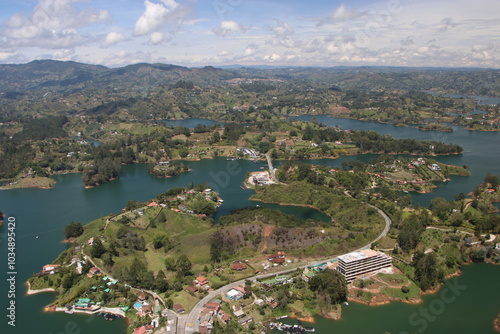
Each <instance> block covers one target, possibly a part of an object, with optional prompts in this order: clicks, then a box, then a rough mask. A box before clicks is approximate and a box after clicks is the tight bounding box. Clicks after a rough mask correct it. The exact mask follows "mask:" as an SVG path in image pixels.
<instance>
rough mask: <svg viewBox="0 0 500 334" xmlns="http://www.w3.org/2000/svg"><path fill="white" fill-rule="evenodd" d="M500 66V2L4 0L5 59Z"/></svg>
mask: <svg viewBox="0 0 500 334" xmlns="http://www.w3.org/2000/svg"><path fill="white" fill-rule="evenodd" d="M35 59H56V60H74V61H78V62H83V63H90V64H100V65H104V66H108V67H120V66H125V65H129V64H134V63H139V62H147V63H166V64H176V65H183V66H189V67H194V66H206V65H212V66H222V65H233V64H239V65H246V66H249V65H270V66H339V65H345V66H360V65H362V66H365V65H368V66H419V67H420V66H428V67H487V68H500V0H383V1H376V0H350V1H336V0H329V1H327V0H281V1H278V0H267V1H263V0H106V1H103V0H100V1H99V0H1V1H0V63H26V62H29V61H32V60H35Z"/></svg>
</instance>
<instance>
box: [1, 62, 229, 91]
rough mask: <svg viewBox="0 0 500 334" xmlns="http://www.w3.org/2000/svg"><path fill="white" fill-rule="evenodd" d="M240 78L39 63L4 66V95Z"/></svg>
mask: <svg viewBox="0 0 500 334" xmlns="http://www.w3.org/2000/svg"><path fill="white" fill-rule="evenodd" d="M236 76H237V74H235V73H233V72H230V71H226V70H222V69H217V68H214V67H211V66H207V67H204V68H187V67H183V66H176V65H168V64H146V63H139V64H134V65H128V66H125V67H121V68H108V67H105V66H101V65H89V64H82V63H77V62H74V61H56V60H35V61H32V62H29V63H27V64H19V65H10V64H9V65H0V93H4V95H5V96H6V97H12V98H15V97H17V96H19V94H25V93H35V92H47V91H52V92H54V91H57V92H66V93H74V92H78V91H82V90H87V89H92V90H95V89H106V88H107V89H115V90H116V89H118V90H120V89H129V88H131V87H138V88H140V87H142V88H148V87H156V86H162V85H169V84H175V83H176V82H177V81H179V80H185V81H191V82H193V83H194V84H198V85H208V84H218V83H220V82H221V80H227V79H231V78H234V77H236Z"/></svg>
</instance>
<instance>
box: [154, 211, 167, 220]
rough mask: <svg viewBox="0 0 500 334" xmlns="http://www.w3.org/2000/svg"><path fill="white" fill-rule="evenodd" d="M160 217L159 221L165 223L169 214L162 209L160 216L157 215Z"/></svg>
mask: <svg viewBox="0 0 500 334" xmlns="http://www.w3.org/2000/svg"><path fill="white" fill-rule="evenodd" d="M156 218H157V219H158V221H159V222H160V223H165V222H166V221H167V216H165V213H164V212H163V210H162V211H160V213H159V214H158V216H157V217H156Z"/></svg>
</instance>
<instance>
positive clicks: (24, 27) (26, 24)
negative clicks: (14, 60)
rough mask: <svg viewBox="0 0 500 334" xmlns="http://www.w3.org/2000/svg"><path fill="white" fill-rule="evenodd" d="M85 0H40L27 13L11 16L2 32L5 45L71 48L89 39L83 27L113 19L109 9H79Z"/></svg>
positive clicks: (0, 34)
mask: <svg viewBox="0 0 500 334" xmlns="http://www.w3.org/2000/svg"><path fill="white" fill-rule="evenodd" d="M80 2H83V0H40V1H39V3H38V4H37V6H36V7H35V8H34V9H33V11H32V12H31V13H30V14H28V15H26V14H24V13H17V14H14V15H12V16H10V17H9V18H8V19H7V20H6V21H5V24H4V27H3V29H2V30H1V32H0V36H2V37H4V38H5V46H7V47H19V46H38V47H42V48H46V49H48V48H68V47H73V46H75V45H77V44H81V43H83V42H84V41H86V39H87V38H86V37H85V36H83V35H81V34H80V32H79V29H80V28H82V27H85V26H89V25H92V24H96V23H103V22H109V21H110V20H111V16H110V14H109V13H108V12H107V11H105V10H95V9H93V8H90V7H87V8H83V9H81V8H79V6H77V5H76V4H78V3H80Z"/></svg>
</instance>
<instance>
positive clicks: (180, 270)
mask: <svg viewBox="0 0 500 334" xmlns="http://www.w3.org/2000/svg"><path fill="white" fill-rule="evenodd" d="M192 266H193V265H192V263H191V261H189V259H188V257H187V256H186V255H185V254H182V255H181V256H179V258H178V259H177V262H176V270H177V274H178V275H179V276H187V275H189V274H190V272H191V268H192Z"/></svg>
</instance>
